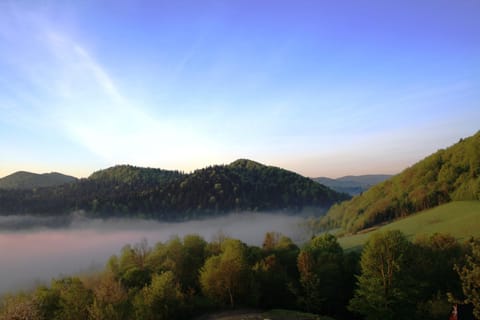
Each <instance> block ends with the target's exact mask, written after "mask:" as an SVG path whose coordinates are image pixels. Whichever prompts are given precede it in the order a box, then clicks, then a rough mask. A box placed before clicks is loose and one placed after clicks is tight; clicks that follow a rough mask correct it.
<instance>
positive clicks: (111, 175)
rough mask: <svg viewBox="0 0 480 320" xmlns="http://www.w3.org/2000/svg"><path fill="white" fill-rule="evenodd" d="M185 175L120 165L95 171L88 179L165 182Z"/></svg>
mask: <svg viewBox="0 0 480 320" xmlns="http://www.w3.org/2000/svg"><path fill="white" fill-rule="evenodd" d="M182 176H184V175H183V174H182V173H180V172H179V171H170V170H162V169H156V168H142V167H135V166H131V165H118V166H114V167H110V168H107V169H104V170H99V171H95V172H94V173H92V174H91V175H90V176H89V177H88V179H89V180H96V181H109V182H112V183H120V184H122V183H125V184H132V185H135V184H164V183H167V182H170V181H173V180H175V179H178V178H181V177H182Z"/></svg>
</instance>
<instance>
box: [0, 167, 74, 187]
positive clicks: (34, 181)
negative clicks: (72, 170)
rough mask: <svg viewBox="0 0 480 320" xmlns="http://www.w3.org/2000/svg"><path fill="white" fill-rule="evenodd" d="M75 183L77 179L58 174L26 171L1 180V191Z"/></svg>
mask: <svg viewBox="0 0 480 320" xmlns="http://www.w3.org/2000/svg"><path fill="white" fill-rule="evenodd" d="M75 181H77V178H75V177H72V176H67V175H64V174H61V173H58V172H51V173H43V174H37V173H31V172H26V171H17V172H15V173H12V174H10V175H8V176H6V177H3V178H1V179H0V189H33V188H41V187H52V186H59V185H62V184H65V183H71V182H75Z"/></svg>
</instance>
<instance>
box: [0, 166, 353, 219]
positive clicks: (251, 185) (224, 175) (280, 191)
mask: <svg viewBox="0 0 480 320" xmlns="http://www.w3.org/2000/svg"><path fill="white" fill-rule="evenodd" d="M348 198H349V196H348V195H346V194H340V193H337V192H335V191H333V190H331V189H329V188H327V187H325V186H323V185H321V184H318V183H316V182H314V181H313V180H311V179H308V178H305V177H303V176H301V175H298V174H296V173H293V172H290V171H287V170H283V169H280V168H276V167H271V166H265V165H262V164H260V163H257V162H253V161H250V160H237V161H235V162H233V163H231V164H229V165H217V166H211V167H207V168H204V169H200V170H196V171H194V172H193V173H190V174H183V173H180V172H177V171H166V170H159V169H150V168H138V167H133V166H116V167H112V168H109V169H106V170H101V171H98V172H95V173H94V174H92V175H91V176H90V177H89V178H87V179H81V180H78V181H77V182H74V183H70V184H65V185H62V186H56V187H48V188H39V189H36V190H0V214H40V215H52V214H53V215H54V214H64V213H69V212H71V211H73V210H85V211H86V212H87V213H88V214H90V215H93V216H100V217H107V216H113V215H115V216H142V217H150V218H156V219H165V220H178V219H186V218H190V217H198V216H201V215H203V214H212V213H213V214H218V213H222V212H229V211H244V210H253V211H267V210H294V211H296V210H301V209H302V208H304V207H307V206H308V207H310V206H315V207H323V208H328V207H330V206H331V205H332V204H334V203H336V202H339V201H342V200H345V199H348Z"/></svg>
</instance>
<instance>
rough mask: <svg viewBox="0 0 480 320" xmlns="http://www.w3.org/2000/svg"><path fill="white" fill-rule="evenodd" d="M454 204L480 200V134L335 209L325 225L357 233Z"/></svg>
mask: <svg viewBox="0 0 480 320" xmlns="http://www.w3.org/2000/svg"><path fill="white" fill-rule="evenodd" d="M453 200H480V132H478V133H476V134H475V135H474V136H471V137H469V138H466V139H461V140H460V141H459V142H458V143H456V144H455V145H453V146H451V147H449V148H447V149H442V150H439V151H437V152H436V153H434V154H432V155H430V156H429V157H427V158H425V159H424V160H422V161H420V162H418V163H416V164H415V165H413V166H411V167H409V168H407V169H406V170H404V171H403V172H402V173H401V174H399V175H396V176H394V177H392V178H391V179H389V180H387V181H385V182H383V183H380V184H378V185H376V186H374V187H372V188H371V189H369V190H368V191H366V192H364V193H363V194H361V195H359V196H356V197H354V198H353V199H352V200H350V201H346V202H343V203H341V204H337V205H335V206H333V207H332V208H331V209H330V210H329V212H328V213H327V215H326V216H325V217H324V218H323V219H322V225H323V228H327V229H328V228H332V227H342V228H343V229H344V230H345V231H348V232H356V231H359V230H362V229H365V228H368V227H371V226H374V225H377V224H380V223H383V222H387V221H391V220H393V219H396V218H400V217H404V216H407V215H409V214H412V213H414V212H418V211H421V210H425V209H428V208H432V207H435V206H437V205H440V204H442V203H446V202H449V201H453Z"/></svg>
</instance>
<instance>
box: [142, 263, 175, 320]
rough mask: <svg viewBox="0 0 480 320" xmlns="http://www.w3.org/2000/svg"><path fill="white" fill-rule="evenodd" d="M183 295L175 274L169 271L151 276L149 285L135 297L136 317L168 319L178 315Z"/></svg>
mask: <svg viewBox="0 0 480 320" xmlns="http://www.w3.org/2000/svg"><path fill="white" fill-rule="evenodd" d="M183 302H184V296H183V294H182V292H181V290H180V286H179V284H178V283H177V282H176V281H175V275H174V274H173V272H171V271H166V272H163V273H162V274H160V275H158V274H155V275H153V277H152V282H151V283H150V285H148V286H145V287H144V288H143V289H142V290H141V291H140V292H139V293H138V294H137V296H136V297H135V300H134V309H135V316H136V317H135V318H136V319H145V320H169V319H174V318H176V317H178V313H179V311H181V309H182V307H183Z"/></svg>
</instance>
